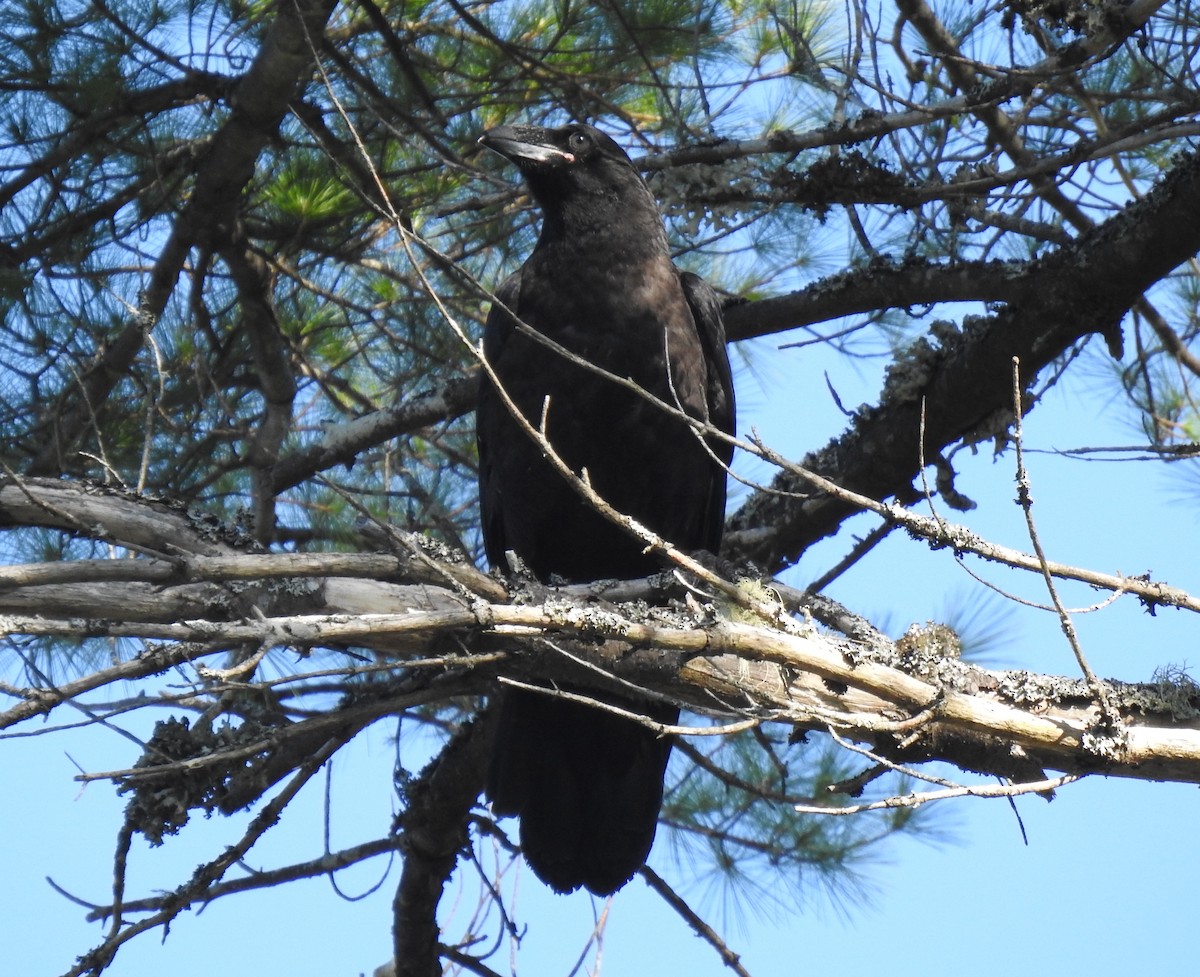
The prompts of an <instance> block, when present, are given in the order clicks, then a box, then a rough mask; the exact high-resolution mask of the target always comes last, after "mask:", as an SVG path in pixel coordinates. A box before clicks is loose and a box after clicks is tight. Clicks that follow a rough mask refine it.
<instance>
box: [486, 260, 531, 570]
mask: <svg viewBox="0 0 1200 977" xmlns="http://www.w3.org/2000/svg"><path fill="white" fill-rule="evenodd" d="M520 297H521V272H519V271H518V272H515V273H514V274H512V275H509V277H508V278H506V279H505V280H504V283H503V284H502V285H501V286H500V287H499V288H498V289H496V301H495V302H493V303H492V307H491V309H490V310H489V312H488V317H487V322H486V324H485V325H484V327H483V355H484V357H485V358H486V359H487V361H488V362H489V363H491V364H493V365H494V364H496V363H497V362H499V360H500V356H501V354H502V353H503V351H504V347H505V346H506V345H507V343H508V341H509V339H510V338H511V337H512V335H513V333H514V332H515V331H516V328H517V323H516V320H515V319H514V318H513V316H512V315H510V314H509V312H508V311H507V310H509V309H511V310H513V311H514V312H515V311H516V308H517V303H518V301H519V300H520ZM507 414H508V406H507V405H506V404H505V403H504V401H503V400H502V399H501V398H500V394H499V393H498V392H497V390H496V387H495V385H494V384H493V383H492V381H491V379H490V378H489V377H488V376H487V375H484V376H482V377H480V381H479V400H478V403H477V404H476V407H475V429H476V442H477V444H478V446H479V517H480V526H481V528H482V530H483V548H484V552H485V553H486V554H487V560H488V566H491V567H499V568H501V569H504V568H506V567H507V566H508V564H507V563H506V562H505V559H504V554H505V552H506V551H507V550H508V549H509V548H510V547H509V544H508V535H507V533H506V532H505V530H504V499H503V494H502V490H501V486H500V480H499V479H498V478H497V477H496V452H497V451H499V450H503V446H502V445H501V444H499V443H498V442H500V441H501V440H502V437H501V436H500V431H501V429H502V427H503V426H504V425H505V424H506V415H507Z"/></svg>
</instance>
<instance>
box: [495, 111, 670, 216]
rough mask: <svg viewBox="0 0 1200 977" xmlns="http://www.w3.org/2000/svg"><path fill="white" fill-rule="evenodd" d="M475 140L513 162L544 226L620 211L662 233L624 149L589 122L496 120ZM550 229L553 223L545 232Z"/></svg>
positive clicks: (654, 208)
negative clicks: (513, 123)
mask: <svg viewBox="0 0 1200 977" xmlns="http://www.w3.org/2000/svg"><path fill="white" fill-rule="evenodd" d="M479 144H480V145H481V146H486V147H487V148H488V149H491V150H494V151H495V152H497V153H499V154H500V155H501V156H503V157H504V158H505V159H507V160H510V161H511V162H513V163H515V164H516V166H517V168H518V169H519V170H520V171H521V175H522V176H523V177H524V178H525V182H526V184H527V185H528V186H529V189H530V192H532V194H533V196H534V199H535V200H537V202H538V204H539V205H540V206H541V208H542V211H543V213H544V214H545V215H546V218H547V227H554V226H555V225H559V226H561V225H562V224H563V223H566V224H570V223H573V221H572V217H579V218H581V219H582V220H584V221H586V222H587V223H589V224H591V225H592V226H593V227H594V226H596V224H597V223H598V222H602V221H605V220H608V219H610V218H615V217H617V216H620V217H621V218H622V222H623V223H625V224H626V226H628V225H630V224H636V223H639V218H641V219H644V220H645V221H646V222H647V224H651V223H652V224H653V226H654V227H655V228H656V229H657V230H656V232H655V236H656V237H657V236H659V235H661V233H662V220H661V218H660V217H659V215H658V207H657V205H656V204H655V203H654V198H653V197H652V196H651V195H650V191H649V189H648V188H647V187H646V183H645V181H644V180H643V179H642V177H641V174H640V173H638V171H637V169H635V167H634V165H633V163H632V162H631V161H630V159H629V157H628V156H627V155H626V154H625V150H623V149H622V148H621V147H620V146H619V145H617V143H616V142H615V141H614V140H613V139H612V138H611V137H609V136H607V135H605V134H604V133H603V132H601V131H600V130H599V129H597V128H596V127H595V126H589V125H585V124H583V123H579V122H576V123H572V124H571V125H565V126H559V127H558V128H556V129H546V128H542V127H541V126H497V127H496V128H495V129H489V130H488V131H487V132H485V133H484V134H483V135H482V136H480V137H479ZM608 211H611V214H609V213H607V212H608ZM556 232H557V227H556V228H555V230H553V231H552V232H551V233H552V234H553V233H556Z"/></svg>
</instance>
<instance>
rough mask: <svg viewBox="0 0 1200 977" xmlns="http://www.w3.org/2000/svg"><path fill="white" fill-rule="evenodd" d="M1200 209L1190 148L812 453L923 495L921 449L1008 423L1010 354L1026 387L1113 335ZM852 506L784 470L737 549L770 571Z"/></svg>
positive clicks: (1181, 250)
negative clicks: (1147, 188)
mask: <svg viewBox="0 0 1200 977" xmlns="http://www.w3.org/2000/svg"><path fill="white" fill-rule="evenodd" d="M1198 209H1200V160H1198V158H1197V157H1196V156H1189V157H1187V158H1185V159H1183V160H1182V161H1181V162H1179V163H1178V164H1177V165H1176V166H1175V168H1174V169H1173V170H1172V171H1171V173H1170V174H1169V175H1168V176H1167V177H1166V179H1164V180H1163V182H1162V183H1161V184H1160V185H1159V186H1158V187H1156V188H1155V190H1154V191H1153V192H1151V193H1150V194H1148V195H1147V196H1146V197H1145V198H1143V199H1142V200H1140V201H1138V202H1136V203H1134V204H1131V205H1129V206H1128V207H1126V208H1125V209H1124V210H1123V211H1122V212H1121V213H1120V214H1118V215H1117V216H1115V217H1113V218H1111V219H1110V220H1109V221H1107V222H1106V223H1104V224H1103V225H1100V226H1099V227H1097V228H1096V229H1095V230H1094V231H1091V232H1089V233H1088V234H1086V235H1083V236H1082V237H1080V238H1079V240H1078V241H1077V242H1075V243H1074V244H1072V245H1070V246H1068V247H1064V248H1062V249H1060V250H1059V251H1057V252H1055V253H1054V254H1052V255H1049V256H1048V257H1046V258H1044V259H1041V260H1040V261H1037V262H1035V263H1033V264H1032V265H1030V266H1029V267H1028V268H1027V269H1026V270H1025V271H1024V272H1023V273H1022V274H1021V275H1020V276H1018V278H1017V279H1016V280H1014V282H1013V283H1012V291H1011V298H1010V301H1009V305H1008V306H1007V307H1006V308H1005V309H1003V310H1002V311H1000V312H997V313H995V314H993V315H990V316H987V317H973V318H971V319H968V320H965V321H964V325H963V328H962V329H961V331H958V332H956V333H955V332H954V331H953V330H952V329H948V328H947V327H946V324H944V323H943V324H941V325H940V326H939V327H938V328H937V329H936V330H934V331H932V332H931V339H932V342H930V341H928V340H923V341H922V342H920V343H918V344H917V345H916V346H915V347H914V349H913V351H912V352H911V353H910V355H909V358H908V360H907V361H900V362H898V363H897V364H896V365H895V366H893V368H892V370H891V371H890V375H889V378H888V382H887V384H886V385H885V388H884V393H883V396H882V397H881V399H880V402H879V404H878V406H876V407H874V408H871V409H870V410H867V411H865V412H862V413H860V414H859V415H858V416H856V417H855V420H854V425H853V427H852V428H851V430H849V431H848V432H847V433H846V434H844V435H842V436H841V437H839V438H838V439H836V440H835V441H832V442H831V443H830V444H828V445H827V446H826V447H824V448H823V449H821V450H820V451H817V452H814V453H813V454H811V455H809V456H808V457H807V458H805V459H804V461H803V463H802V464H803V467H804V468H806V469H809V470H811V471H813V472H816V473H817V474H818V475H821V476H823V477H825V478H828V479H830V480H831V481H834V482H836V483H838V484H839V485H842V486H843V487H845V488H847V489H850V490H852V491H854V492H857V493H859V494H860V495H866V496H870V497H871V498H874V499H884V498H888V497H889V496H898V497H899V498H900V499H901V500H902V501H904V500H905V499H906V498H908V497H909V496H910V495H911V494H912V486H911V483H912V479H913V478H914V477H915V475H916V474H917V471H918V459H919V458H920V457H921V452H920V450H919V447H920V446H919V445H918V438H919V432H920V430H921V427H922V421H921V411H922V401H924V404H925V408H924V409H925V423H924V430H925V444H924V456H925V457H927V458H932V457H936V456H937V454H938V453H939V452H941V451H942V450H943V449H944V448H945V447H946V446H947V445H950V444H954V443H955V442H957V441H962V440H968V441H970V440H980V439H983V438H987V437H990V436H993V435H995V434H998V433H1001V432H1003V431H1004V430H1005V429H1006V427H1007V420H1006V418H1007V417H1008V416H1009V414H1010V407H1009V405H1010V404H1011V401H1012V393H1011V385H1010V381H1009V378H1010V364H1011V363H1012V359H1013V357H1014V356H1016V357H1018V358H1019V359H1020V361H1021V364H1022V367H1023V374H1022V381H1023V383H1024V384H1025V385H1026V386H1027V385H1028V384H1029V383H1031V382H1032V380H1033V379H1034V377H1035V376H1036V375H1037V373H1038V371H1040V370H1041V369H1042V368H1043V367H1045V366H1046V365H1047V364H1048V363H1050V362H1051V361H1052V360H1053V359H1055V358H1056V357H1057V356H1059V355H1061V354H1062V353H1063V352H1064V351H1065V350H1067V349H1068V348H1070V346H1071V345H1072V344H1074V343H1076V342H1078V341H1079V340H1081V339H1084V338H1086V337H1087V336H1089V335H1091V334H1093V333H1101V334H1104V335H1112V334H1113V333H1114V332H1115V331H1116V330H1117V329H1118V327H1119V324H1120V321H1121V318H1122V317H1123V316H1124V314H1125V312H1126V311H1127V310H1128V309H1130V308H1131V307H1132V306H1133V305H1134V304H1135V303H1136V302H1137V301H1138V300H1139V298H1140V297H1141V295H1142V293H1143V292H1144V291H1145V290H1146V289H1147V288H1149V287H1150V286H1151V285H1152V284H1154V283H1155V282H1157V281H1160V280H1161V279H1162V278H1164V277H1165V276H1166V275H1167V274H1168V273H1169V272H1170V271H1171V270H1172V269H1173V268H1175V267H1177V266H1179V265H1180V264H1182V263H1183V262H1185V261H1186V260H1187V259H1188V258H1190V257H1192V256H1193V255H1194V254H1195V253H1196V252H1197V251H1200V224H1197V223H1196V222H1194V221H1182V220H1180V219H1179V215H1180V214H1181V213H1196V212H1198ZM851 511H853V507H852V506H849V505H847V504H846V503H845V502H844V501H842V500H841V499H837V498H834V497H831V496H829V495H825V494H823V493H819V492H813V491H811V489H810V488H809V487H808V486H807V485H806V484H805V483H804V481H803V479H802V478H800V477H799V476H798V475H795V474H788V473H784V474H781V475H779V476H777V477H776V478H775V480H774V482H773V483H772V485H771V491H770V492H759V493H757V494H755V495H754V496H752V497H751V498H750V499H749V500H748V501H747V502H746V503H745V504H744V505H743V506H742V508H741V509H740V510H738V512H736V513H735V514H734V515H733V516H732V517H731V518H730V520H729V524H728V527H729V529H730V532H728V533H727V534H726V537H725V540H726V553H727V554H729V555H731V556H733V557H738V558H740V557H747V558H750V559H753V560H755V561H756V562H757V563H759V564H760V565H762V566H765V567H767V568H768V569H770V570H771V571H775V570H778V569H779V568H781V567H783V566H785V565H786V564H787V563H789V562H791V561H792V560H794V559H795V558H796V557H797V556H798V555H799V554H800V552H801V551H803V550H804V549H805V548H806V547H807V546H809V545H811V544H812V543H813V542H815V541H816V540H818V539H821V538H822V537H824V536H827V535H830V534H831V533H833V532H834V531H836V529H837V527H838V526H839V525H840V524H841V520H842V519H844V518H845V517H846V515H847V514H848V513H850V512H851Z"/></svg>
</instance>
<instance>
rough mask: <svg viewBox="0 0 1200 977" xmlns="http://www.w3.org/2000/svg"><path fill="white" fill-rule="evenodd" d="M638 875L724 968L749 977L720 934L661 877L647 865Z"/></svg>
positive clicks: (743, 976)
mask: <svg viewBox="0 0 1200 977" xmlns="http://www.w3.org/2000/svg"><path fill="white" fill-rule="evenodd" d="M640 874H641V876H642V878H643V879H645V880H646V884H647V885H648V886H650V888H651V889H653V890H654V891H655V892H657V893H658V894H659V895H660V896H662V898H663V900H664V901H665V902H666V903H667V905H668V906H670V907H671V908H672V909H674V910H675V912H677V913H679V915H680V916H681V917H683V920H684V922H686V923H687V924H688V925H689V926H690V927H691V928H692V930H693V931H694V932H695V934H696V935H697V936H698V937H700V939H702V940H704V941H705V942H706V943H707V944H708V945H709V946H711V947H712V948H713V949H714V950H716V951H717V954H718V956H720V958H721V962H722V963H723V964H725V966H726V967H728V968H729V969H730V970H732V971H733V972H734V973H735V974H737V975H738V977H751V975H750V972H749V971H748V970H747V969H746V968H745V967H743V966H742V958H741V957H740V956H739V955H738V954H736V953H734V952H733V950H731V949H730V948H729V945H728V944H727V943H726V942H725V941H724V940H723V939H721V936H720V934H719V933H718V932H717V931H716V930H714V929H713V928H712V927H711V926H709V925H708V923H706V922H705V921H704V920H703V919H701V918H700V917H699V916H698V915H697V914H696V911H695V910H694V909H692V907H691V906H689V905H688V904H687V902H686V901H685V900H684V898H683V897H682V896H681V895H679V893H677V892H676V891H675V890H674V889H672V888H671V887H670V886H669V885H667V883H666V882H665V881H664V880H663V878H662V876H661V875H659V874H658V873H657V872H655V871H654V869H652V868H651V867H650V866H649V865H643V866H642V869H641V872H640Z"/></svg>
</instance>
